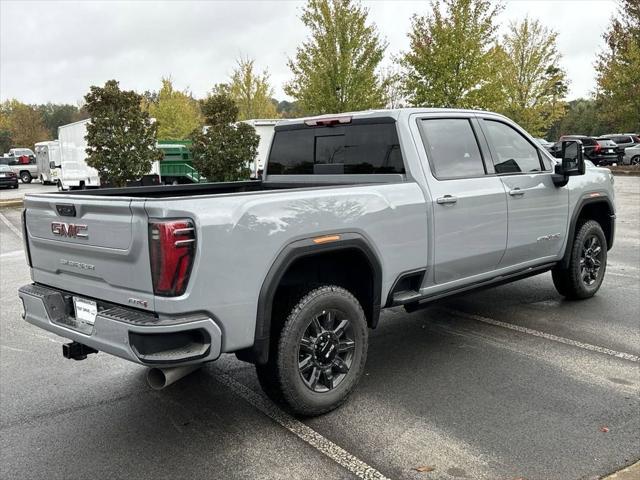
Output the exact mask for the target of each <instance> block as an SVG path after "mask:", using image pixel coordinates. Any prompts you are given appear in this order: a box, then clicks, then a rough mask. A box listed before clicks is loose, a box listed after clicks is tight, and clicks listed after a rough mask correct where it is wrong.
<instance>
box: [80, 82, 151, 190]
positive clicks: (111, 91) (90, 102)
mask: <svg viewBox="0 0 640 480" xmlns="http://www.w3.org/2000/svg"><path fill="white" fill-rule="evenodd" d="M84 98H85V101H86V110H87V112H88V113H89V115H90V117H91V122H90V123H89V124H88V125H87V137H86V139H87V143H88V148H87V155H88V157H87V165H89V166H90V167H93V168H95V169H96V170H98V172H99V174H100V178H101V179H103V180H108V181H109V182H110V183H112V184H113V185H114V186H124V185H126V183H127V182H128V181H134V180H137V179H139V178H141V177H142V176H143V175H146V174H148V173H149V171H150V170H151V165H152V163H153V162H154V161H156V160H160V158H162V153H161V152H159V151H158V150H157V149H156V148H155V144H156V131H157V125H156V124H155V123H153V122H152V121H151V119H150V117H149V114H148V113H147V112H146V111H143V109H142V108H141V103H142V96H141V95H139V94H137V93H136V92H133V91H126V90H121V89H120V86H119V84H118V82H117V81H116V80H109V81H108V82H107V83H105V85H104V87H96V86H92V87H91V89H90V91H89V93H88V94H87V95H86V96H85V97H84Z"/></svg>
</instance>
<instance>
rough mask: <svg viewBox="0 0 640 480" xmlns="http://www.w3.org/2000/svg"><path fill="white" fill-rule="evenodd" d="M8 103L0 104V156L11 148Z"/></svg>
mask: <svg viewBox="0 0 640 480" xmlns="http://www.w3.org/2000/svg"><path fill="white" fill-rule="evenodd" d="M8 106H9V102H3V103H2V104H0V155H2V154H3V153H5V152H7V151H9V149H10V148H11V147H12V139H11V120H10V118H9V113H10V112H9V110H8Z"/></svg>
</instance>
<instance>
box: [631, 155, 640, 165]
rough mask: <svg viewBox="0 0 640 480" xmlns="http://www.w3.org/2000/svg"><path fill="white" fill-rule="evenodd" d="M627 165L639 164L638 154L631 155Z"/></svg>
mask: <svg viewBox="0 0 640 480" xmlns="http://www.w3.org/2000/svg"><path fill="white" fill-rule="evenodd" d="M629 165H640V155H636V156H635V157H631V161H630V162H629Z"/></svg>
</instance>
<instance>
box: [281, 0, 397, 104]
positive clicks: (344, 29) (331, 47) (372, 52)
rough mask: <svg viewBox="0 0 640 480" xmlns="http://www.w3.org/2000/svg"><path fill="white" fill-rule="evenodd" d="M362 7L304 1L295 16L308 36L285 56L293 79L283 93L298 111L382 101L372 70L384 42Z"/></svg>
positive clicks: (342, 1)
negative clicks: (298, 13) (289, 57)
mask: <svg viewBox="0 0 640 480" xmlns="http://www.w3.org/2000/svg"><path fill="white" fill-rule="evenodd" d="M367 17H368V10H367V9H366V8H364V7H362V6H361V5H360V4H359V3H358V2H354V1H351V0H309V2H308V3H307V5H306V6H305V8H304V10H303V12H302V16H301V20H302V22H303V23H304V24H305V25H306V26H307V28H308V29H309V30H310V36H309V38H308V40H307V41H305V42H304V43H303V44H302V45H301V46H300V47H298V49H297V51H296V56H295V58H294V59H290V60H289V68H290V69H291V72H292V73H293V79H292V80H291V81H290V82H289V83H287V84H286V85H285V88H284V90H285V92H286V93H287V94H288V95H291V96H292V97H293V98H295V99H296V101H297V104H298V108H299V110H300V113H302V114H321V113H337V112H345V111H353V110H366V109H370V108H379V107H382V106H384V86H383V84H382V82H381V80H380V78H379V77H378V75H377V74H376V69H377V68H378V66H379V64H380V61H381V60H382V58H383V56H384V51H385V49H386V46H387V44H386V42H384V41H383V40H381V39H380V36H379V34H378V32H377V29H376V27H375V26H374V25H369V24H367Z"/></svg>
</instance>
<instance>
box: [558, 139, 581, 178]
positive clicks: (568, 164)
mask: <svg viewBox="0 0 640 480" xmlns="http://www.w3.org/2000/svg"><path fill="white" fill-rule="evenodd" d="M561 158H562V162H561V163H560V164H559V165H556V169H555V175H554V179H553V181H554V183H555V184H556V185H558V186H564V185H566V184H567V182H568V181H569V177H572V176H575V175H584V173H585V169H586V167H585V163H584V155H583V151H582V142H581V141H579V140H568V141H565V142H562V156H561Z"/></svg>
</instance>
